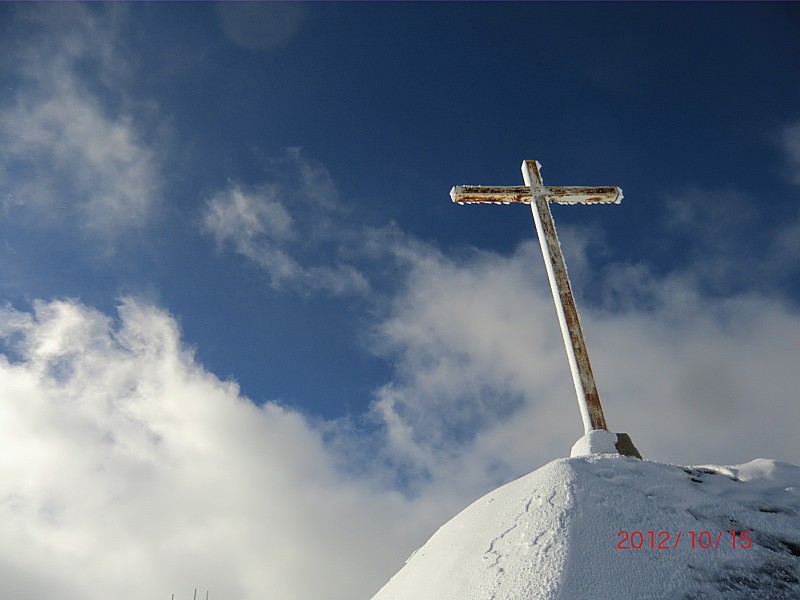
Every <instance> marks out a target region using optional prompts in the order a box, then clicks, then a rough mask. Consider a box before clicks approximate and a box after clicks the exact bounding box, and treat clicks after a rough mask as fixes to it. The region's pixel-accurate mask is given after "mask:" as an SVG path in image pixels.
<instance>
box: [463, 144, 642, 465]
mask: <svg viewBox="0 0 800 600" xmlns="http://www.w3.org/2000/svg"><path fill="white" fill-rule="evenodd" d="M540 169H541V165H540V164H539V163H538V162H537V161H535V160H526V161H525V162H523V163H522V176H523V179H524V180H525V187H521V186H514V187H500V186H479V185H470V186H456V187H454V188H453V189H452V190H451V191H450V198H451V199H452V200H453V202H457V203H459V204H487V203H488V204H510V203H524V204H530V205H531V211H532V212H533V220H534V223H535V225H536V232H537V234H538V236H539V244H540V246H541V249H542V257H543V258H544V263H545V267H546V269H547V276H548V279H549V281H550V289H551V291H552V293H553V301H554V303H555V307H556V313H557V316H558V322H559V325H560V326H561V334H562V336H563V338H564V347H565V349H566V352H567V359H568V360H569V365H570V371H571V372H572V381H573V383H574V385H575V393H576V395H577V397H578V406H579V408H580V411H581V418H582V420H583V428H584V433H586V434H588V433H589V432H590V431H593V430H598V429H602V430H607V429H608V427H607V426H606V419H605V416H604V415H603V407H602V406H601V405H600V396H599V395H598V393H597V386H596V385H595V381H594V374H593V373H592V366H591V363H590V362H589V352H588V351H587V349H586V342H585V340H584V337H583V330H582V328H581V322H580V318H579V317H578V309H577V308H576V306H575V297H574V295H573V293H572V286H571V284H570V281H569V276H568V275H567V267H566V264H565V263H564V255H563V254H562V252H561V244H560V243H559V241H558V236H557V234H556V227H555V224H554V223H553V215H552V214H551V213H550V203H551V202H555V203H559V204H619V203H620V201H621V200H622V190H621V189H620V188H618V187H614V186H602V187H587V186H545V185H544V184H543V182H542V176H541V173H540ZM619 435H620V436H625V438H626V440H627V442H630V439H629V438H628V436H627V435H625V434H619ZM627 442H626V443H627ZM619 446H620V445H619V444H618V448H619ZM630 446H631V448H633V446H632V443H631V444H630ZM620 452H621V453H623V454H629V455H632V456H638V457H639V458H641V456H639V453H638V451H636V449H635V448H633V449H632V451H624V452H623V451H622V450H620Z"/></svg>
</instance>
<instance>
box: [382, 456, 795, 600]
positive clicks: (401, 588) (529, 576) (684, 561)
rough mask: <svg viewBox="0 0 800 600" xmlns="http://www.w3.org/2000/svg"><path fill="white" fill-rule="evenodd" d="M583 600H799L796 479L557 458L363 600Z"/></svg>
mask: <svg viewBox="0 0 800 600" xmlns="http://www.w3.org/2000/svg"><path fill="white" fill-rule="evenodd" d="M634 532H636V533H634ZM651 532H652V533H651ZM705 532H707V533H705ZM731 532H732V533H731ZM659 546H660V547H659ZM583 598H607V599H614V600H624V599H636V600H639V599H642V598H648V599H650V598H669V599H678V598H681V599H684V598H685V599H692V598H726V599H740V598H754V599H755V598H758V599H760V600H767V599H790V598H793V599H800V467H797V466H794V465H790V464H788V463H781V462H777V461H774V460H766V459H758V460H754V461H751V462H749V463H746V464H743V465H736V466H703V467H680V466H675V465H670V464H664V463H658V462H651V461H642V460H638V459H635V458H628V457H623V456H619V455H610V454H604V455H591V456H575V457H572V458H565V459H559V460H556V461H553V462H551V463H550V464H548V465H545V466H544V467H542V468H540V469H538V470H537V471H534V472H533V473H530V474H529V475H526V476H525V477H522V478H520V479H518V480H516V481H513V482H511V483H509V484H507V485H505V486H503V487H501V488H498V489H497V490H495V491H493V492H491V493H490V494H487V495H486V496H484V497H483V498H481V499H480V500H478V501H477V502H475V503H473V504H472V505H471V506H469V507H467V508H466V509H464V510H463V511H462V512H461V513H460V514H458V515H457V516H456V517H454V518H453V519H452V520H451V521H449V522H448V523H446V524H445V525H444V526H443V527H441V528H440V529H439V531H437V532H436V533H435V534H434V535H433V537H431V539H430V540H429V541H428V542H427V543H426V544H425V545H424V546H423V547H422V548H420V549H419V550H417V551H416V552H415V553H414V554H413V555H412V556H411V557H410V558H409V559H408V561H407V562H406V565H405V567H403V568H402V569H401V570H400V571H399V572H398V573H397V574H396V575H395V576H394V577H393V578H392V579H391V580H390V581H389V582H388V583H387V584H386V585H385V586H384V587H383V589H381V590H380V591H379V592H378V594H376V595H375V596H374V598H373V600H512V599H513V600H532V599H583Z"/></svg>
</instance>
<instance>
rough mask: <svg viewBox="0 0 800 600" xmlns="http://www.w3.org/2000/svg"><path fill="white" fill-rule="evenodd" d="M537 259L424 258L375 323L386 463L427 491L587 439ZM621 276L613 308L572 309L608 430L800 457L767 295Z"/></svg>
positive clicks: (667, 445) (652, 450) (696, 449)
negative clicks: (388, 379) (384, 375)
mask: <svg viewBox="0 0 800 600" xmlns="http://www.w3.org/2000/svg"><path fill="white" fill-rule="evenodd" d="M540 262H541V258H540V257H539V256H538V249H536V248H535V246H534V244H533V243H532V242H531V243H526V244H523V245H522V246H520V248H519V249H518V250H517V251H516V252H515V253H514V254H513V255H512V256H509V257H502V256H497V255H493V254H488V253H486V254H483V253H481V254H476V255H475V256H474V257H472V258H471V259H470V260H465V261H462V262H461V263H456V262H453V261H452V260H449V259H447V258H446V257H444V256H442V255H432V254H430V253H426V255H425V256H424V257H423V256H421V257H420V259H419V261H418V263H417V265H416V266H415V267H414V268H413V269H412V271H411V275H410V277H409V279H408V287H407V289H406V290H405V292H404V293H403V294H402V295H400V296H399V297H397V298H396V299H395V301H394V303H393V305H392V308H391V314H390V316H389V317H388V318H387V319H386V320H385V321H383V322H382V323H380V324H379V326H378V327H377V328H376V333H375V335H376V337H377V339H378V340H379V341H380V342H381V344H382V348H383V350H384V352H387V353H388V354H389V355H390V356H391V357H392V359H393V360H395V361H397V364H398V371H397V375H396V377H395V379H394V381H393V382H392V383H391V384H390V385H387V386H385V387H384V388H382V389H381V390H380V391H379V392H378V393H377V396H376V401H375V403H374V406H373V409H374V412H375V417H376V418H377V419H379V420H381V421H382V422H383V424H384V427H385V429H386V439H387V448H386V452H387V454H388V458H387V460H389V461H392V460H394V461H396V462H397V464H398V465H400V466H403V467H404V468H406V469H408V470H409V471H410V472H412V473H418V474H422V475H421V477H420V479H419V481H418V482H417V484H418V485H419V486H421V487H422V488H425V486H432V487H431V488H430V489H433V488H436V487H438V486H442V487H446V488H450V489H462V490H464V493H465V494H466V493H467V490H468V489H471V490H473V493H474V490H477V489H480V487H481V486H485V485H487V482H489V481H491V478H492V477H497V479H498V480H504V479H506V478H507V477H510V476H513V475H515V474H520V473H524V472H526V471H528V470H530V469H532V468H534V467H536V466H538V465H541V464H543V463H544V462H546V461H547V460H549V459H551V458H554V457H557V456H564V455H565V454H566V453H567V452H568V451H569V447H570V445H571V444H572V442H573V441H574V440H575V439H577V437H578V436H579V435H580V434H581V429H580V427H581V426H580V416H579V412H578V408H577V406H576V400H575V398H574V391H573V389H572V386H571V381H570V376H569V371H568V367H567V362H566V357H565V355H564V350H563V345H562V342H561V339H560V334H559V332H558V329H557V324H556V319H555V314H554V309H553V307H552V300H551V297H550V293H549V289H548V287H547V282H546V280H545V279H544V275H543V269H542V268H541V265H540ZM615 272H617V273H620V274H621V275H623V276H622V277H615V278H614V279H613V281H614V284H615V285H616V286H617V287H618V289H616V290H615V292H614V294H615V295H616V297H617V298H618V300H619V309H618V310H610V309H609V308H608V307H606V308H595V307H593V306H588V305H581V316H582V321H583V323H584V328H585V333H586V336H587V343H588V346H589V350H590V355H591V357H592V360H593V366H594V370H595V376H596V378H597V382H598V388H599V390H600V395H601V399H602V400H603V403H604V407H605V411H606V416H607V419H608V421H609V424H610V427H611V428H612V429H614V430H616V431H626V432H628V433H630V434H631V435H632V437H633V440H634V442H635V443H636V444H637V445H638V447H639V449H640V450H641V451H642V452H643V454H645V456H646V457H648V458H652V459H655V460H664V461H675V462H684V463H698V462H718V463H725V462H742V461H746V460H750V459H752V458H755V457H759V456H767V457H774V458H778V459H782V460H788V461H794V462H798V461H800V453H798V449H797V445H796V443H795V437H796V436H795V433H794V432H793V429H794V424H796V423H797V422H798V419H800V405H798V404H797V403H796V402H795V399H796V390H797V389H798V386H800V373H798V371H797V369H796V367H795V363H796V359H797V354H798V345H797V340H799V339H800V315H798V314H797V312H796V311H794V310H792V309H790V308H789V307H787V306H785V305H784V304H782V303H781V302H780V301H778V300H774V299H769V298H764V297H758V296H751V295H740V296H732V297H728V298H727V299H726V298H721V299H720V298H716V299H714V298H709V297H704V296H703V295H701V294H700V293H699V292H698V291H697V288H696V281H697V280H696V278H695V277H692V276H687V275H680V274H675V275H671V276H667V277H665V278H657V277H654V276H653V275H652V274H650V273H648V272H647V271H646V269H644V268H643V267H633V268H630V269H627V268H619V269H616V270H612V271H611V273H612V274H613V273H615ZM624 273H628V274H629V275H630V277H628V276H624ZM626 280H631V281H634V282H635V283H636V285H635V286H634V287H633V288H632V289H630V290H627V289H626V288H625V286H624V285H623V282H624V281H626ZM604 285H605V283H604ZM642 297H646V298H647V301H646V302H641V301H640V298H642ZM443 457H446V459H443ZM454 465H457V466H454Z"/></svg>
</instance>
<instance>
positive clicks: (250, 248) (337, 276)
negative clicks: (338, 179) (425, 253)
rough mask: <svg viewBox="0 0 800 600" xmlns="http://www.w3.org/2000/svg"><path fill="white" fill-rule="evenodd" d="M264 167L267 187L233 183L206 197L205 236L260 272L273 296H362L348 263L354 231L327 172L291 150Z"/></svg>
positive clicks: (362, 283)
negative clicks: (267, 172) (280, 293)
mask: <svg viewBox="0 0 800 600" xmlns="http://www.w3.org/2000/svg"><path fill="white" fill-rule="evenodd" d="M270 168H271V171H272V173H271V175H272V176H273V180H272V181H271V182H270V183H267V184H263V185H261V186H259V187H254V188H250V189H244V188H243V187H242V186H241V185H240V184H239V183H236V182H233V183H231V184H230V185H229V186H228V188H227V189H225V190H223V191H221V192H219V193H217V194H216V195H215V196H214V197H213V198H211V200H210V201H209V202H208V203H207V205H206V207H205V210H204V212H203V217H202V221H203V229H204V231H205V232H206V233H208V234H210V235H212V236H213V237H214V239H215V240H216V242H217V245H218V246H219V247H224V246H226V245H230V246H231V247H232V248H233V250H234V251H235V252H237V253H238V254H240V255H242V256H244V257H245V258H247V259H249V260H250V261H252V262H253V263H254V264H255V265H257V266H258V267H260V268H261V269H264V271H265V272H266V273H267V274H268V276H269V278H270V284H271V285H272V286H273V287H274V288H276V289H293V290H295V291H300V292H303V293H309V292H318V291H324V292H327V293H332V294H366V293H367V292H368V291H369V290H370V286H369V283H368V282H367V279H366V278H365V276H364V275H363V274H362V273H361V271H360V269H359V268H358V267H357V266H356V265H355V264H354V263H353V262H352V261H351V260H350V259H351V258H353V257H352V254H351V256H350V257H348V256H347V254H348V251H347V248H348V246H350V245H351V244H352V242H353V241H354V231H353V228H352V226H351V225H346V224H345V223H346V222H345V220H344V219H343V218H342V217H343V215H344V211H343V210H342V209H341V208H339V206H338V205H337V203H336V191H335V187H334V185H333V183H332V181H331V178H330V175H329V174H328V172H327V170H326V169H325V168H324V167H322V166H321V165H319V164H316V163H314V162H313V161H310V160H308V159H306V158H305V157H303V156H302V154H301V152H300V151H299V149H296V148H293V149H288V150H287V151H286V152H285V153H284V155H283V156H282V157H280V158H279V159H276V160H273V161H271V164H270ZM356 254H358V255H360V254H362V253H361V252H356Z"/></svg>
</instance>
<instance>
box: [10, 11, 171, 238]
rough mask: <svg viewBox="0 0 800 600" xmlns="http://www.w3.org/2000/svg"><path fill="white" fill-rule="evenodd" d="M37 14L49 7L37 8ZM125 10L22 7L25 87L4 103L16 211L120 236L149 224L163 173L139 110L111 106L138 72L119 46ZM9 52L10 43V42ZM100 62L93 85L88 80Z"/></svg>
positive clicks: (19, 64) (19, 43)
mask: <svg viewBox="0 0 800 600" xmlns="http://www.w3.org/2000/svg"><path fill="white" fill-rule="evenodd" d="M36 8H37V9H38V8H40V7H36ZM117 17H118V10H117V9H115V8H109V10H108V11H106V12H102V13H99V12H98V11H97V10H93V11H90V9H88V8H86V7H84V6H80V5H67V6H55V7H47V8H46V9H42V10H41V11H40V10H27V9H25V10H20V11H19V12H18V14H17V23H18V24H19V25H20V31H19V32H18V35H19V36H22V35H25V36H26V38H25V39H24V40H22V39H18V40H16V42H15V45H13V46H11V48H12V49H13V56H14V57H15V59H16V64H15V68H16V71H17V73H16V74H17V76H18V84H17V86H16V88H15V92H16V93H15V94H14V95H13V96H11V98H13V99H10V101H9V102H6V103H4V104H3V105H2V106H0V159H2V167H0V188H2V189H3V192H4V193H3V195H4V196H5V202H6V208H7V210H11V209H13V208H14V207H15V206H23V207H25V209H26V210H27V211H29V212H30V213H31V214H30V217H31V218H35V220H36V221H38V222H44V223H51V224H63V223H64V221H65V220H72V221H74V222H76V223H77V224H79V226H81V227H84V228H86V229H87V230H89V231H92V232H94V233H101V234H104V235H106V236H109V237H110V236H113V235H116V234H119V233H120V232H122V231H125V230H127V229H129V228H137V227H140V226H142V225H143V224H145V223H146V222H147V221H148V219H149V218H150V216H151V213H152V211H153V210H154V208H155V205H156V202H157V196H158V190H159V187H160V176H159V173H158V169H157V166H156V158H155V153H154V151H153V150H152V149H151V148H149V147H148V146H147V145H146V144H145V143H144V142H143V140H142V136H141V134H140V132H139V130H138V128H137V126H136V124H135V122H134V118H133V114H132V113H131V112H130V111H129V110H128V109H127V108H126V102H125V100H126V99H125V98H124V96H123V97H122V102H121V105H122V108H120V109H116V110H111V109H110V108H109V103H108V102H107V99H105V100H104V99H103V98H101V95H100V92H99V91H98V90H103V93H104V94H110V95H112V96H116V97H117V100H119V98H120V94H121V90H120V84H121V82H123V81H124V80H125V78H126V76H127V72H128V69H129V66H128V61H127V58H126V57H125V55H124V53H122V52H121V51H119V50H118V49H117V47H116V46H115V40H116V39H117V35H116V33H115V32H116V30H117V28H118V23H117V21H118V19H117ZM7 47H8V46H7ZM87 64H88V65H91V67H92V68H91V70H90V72H91V73H92V74H93V75H92V79H91V80H90V79H89V78H88V77H87V76H86V75H82V74H81V72H83V71H82V70H85V68H86V65H87Z"/></svg>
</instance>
